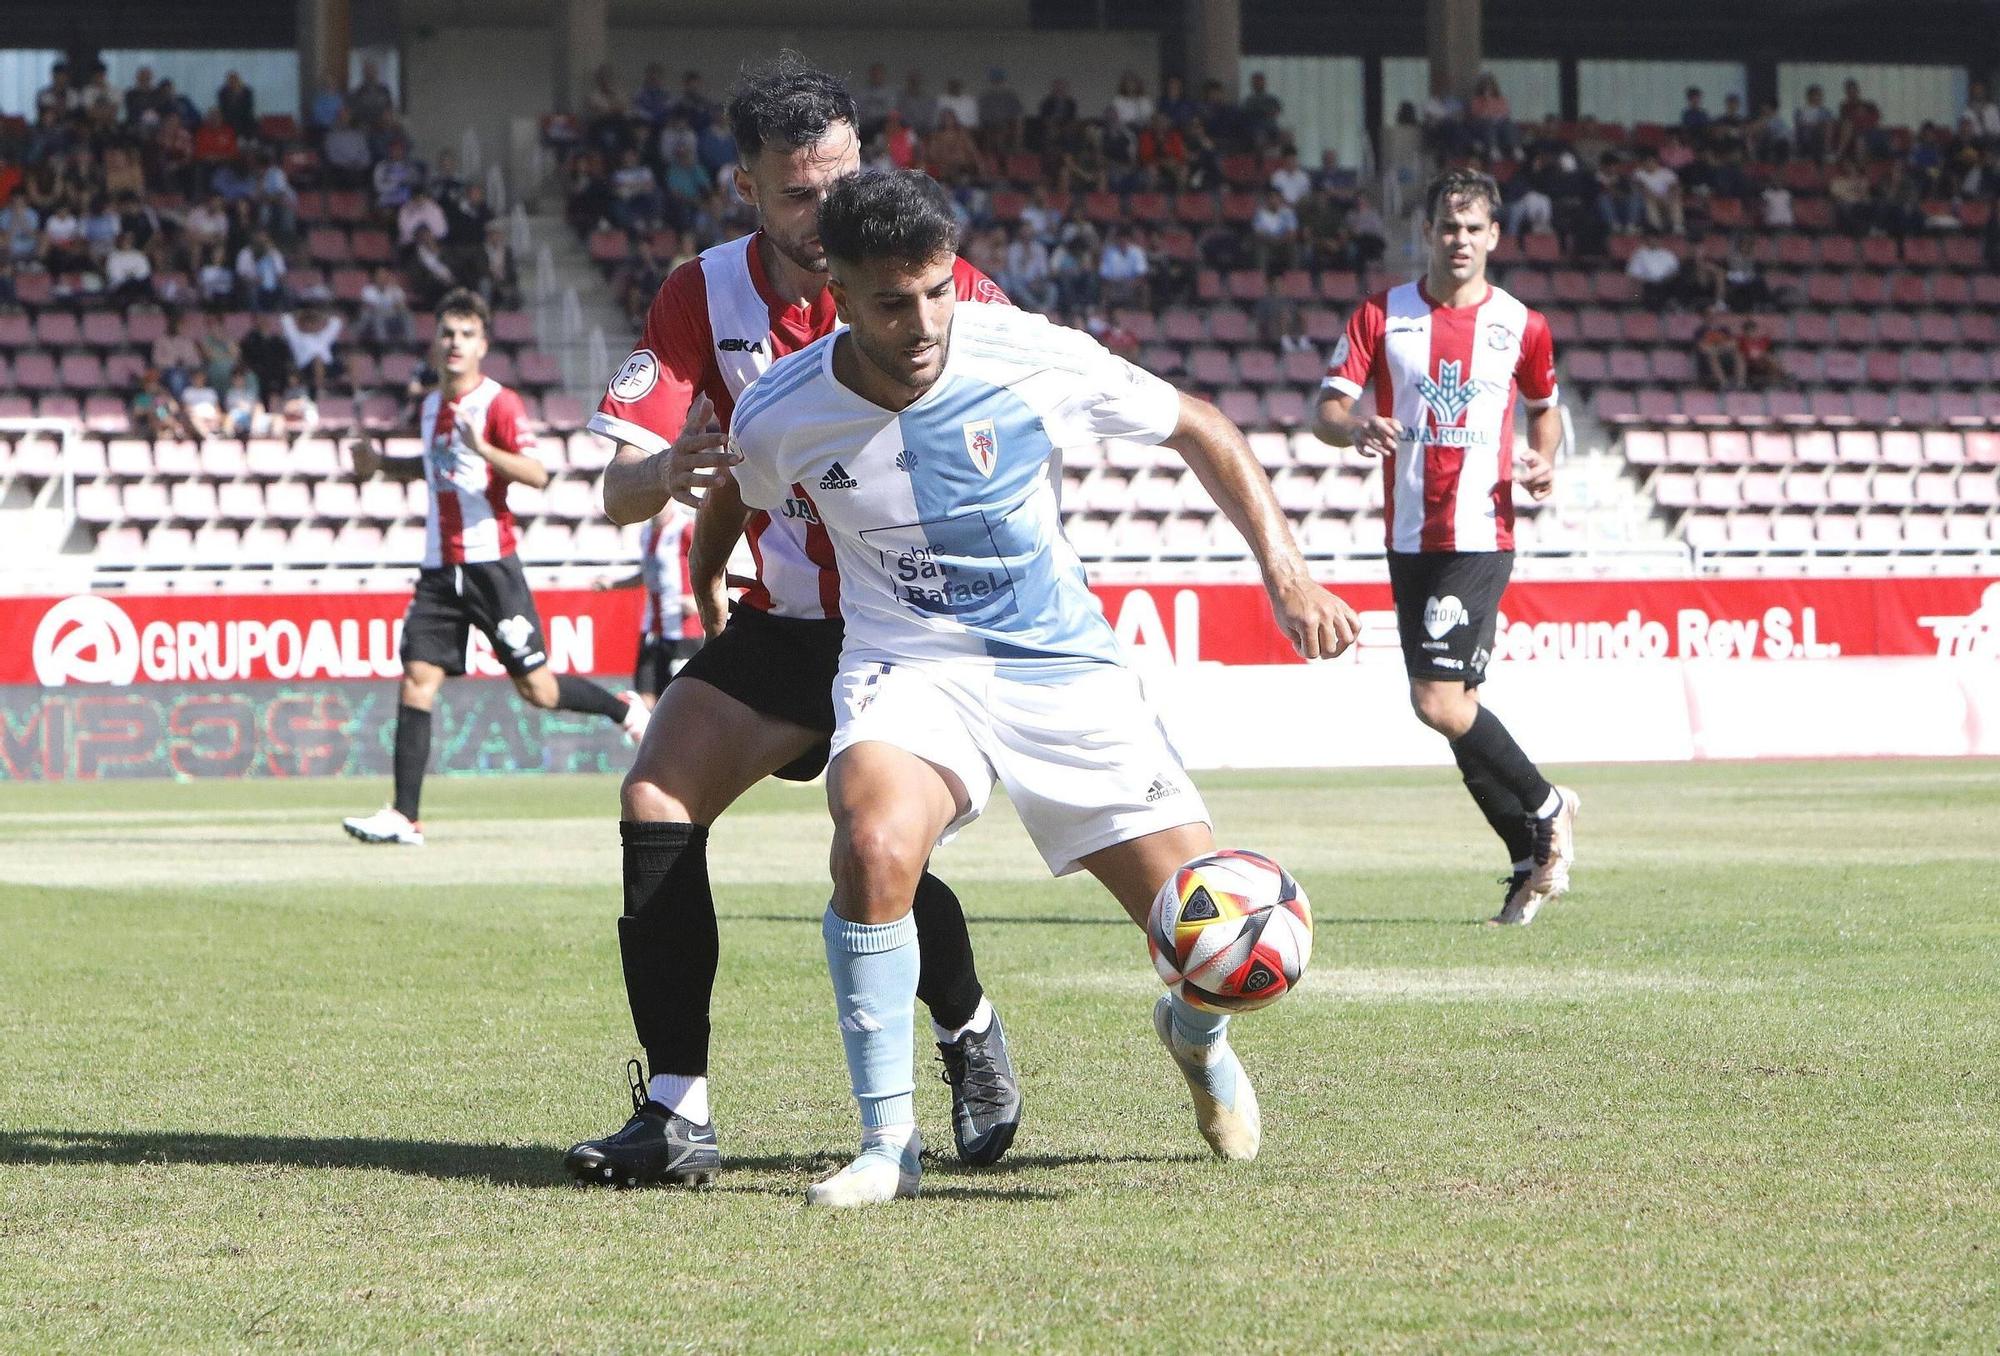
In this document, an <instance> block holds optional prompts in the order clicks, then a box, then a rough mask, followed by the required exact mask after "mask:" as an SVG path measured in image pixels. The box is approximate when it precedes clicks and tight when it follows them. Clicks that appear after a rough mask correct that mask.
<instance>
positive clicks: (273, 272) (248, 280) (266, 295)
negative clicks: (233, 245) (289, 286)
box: [236, 231, 285, 311]
mask: <svg viewBox="0 0 2000 1356" xmlns="http://www.w3.org/2000/svg"><path fill="white" fill-rule="evenodd" d="M236 277H237V280H238V281H239V282H240V283H241V285H242V296H243V300H244V302H245V304H246V305H248V306H249V308H250V309H251V310H253V311H272V310H276V309H278V308H279V307H280V306H281V305H282V304H283V302H284V299H285V256H284V253H283V252H282V251H281V250H279V248H278V247H277V246H276V245H275V244H273V243H272V241H271V237H270V236H268V235H266V234H264V232H262V231H259V232H258V233H257V234H256V236H255V237H254V238H252V239H251V240H250V242H249V243H248V244H246V245H244V246H243V248H242V249H241V250H239V251H237V254H236Z"/></svg>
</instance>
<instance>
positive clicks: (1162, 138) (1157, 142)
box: [1137, 110, 1191, 193]
mask: <svg viewBox="0 0 2000 1356" xmlns="http://www.w3.org/2000/svg"><path fill="white" fill-rule="evenodd" d="M1137 154H1138V159H1139V168H1140V169H1142V170H1144V171H1145V172H1146V173H1147V174H1148V175H1150V176H1151V177H1152V181H1153V186H1154V187H1155V188H1158V189H1160V190H1161V191H1162V192H1168V193H1178V192H1179V191H1180V190H1182V189H1183V188H1186V187H1187V184H1188V175H1189V170H1190V168H1191V166H1190V165H1189V163H1188V148H1187V139H1186V138H1185V137H1183V136H1182V135H1181V132H1180V129H1179V128H1177V127H1175V126H1174V125H1173V123H1172V122H1170V121H1168V119H1167V115H1166V114H1165V113H1161V112H1158V111H1157V110H1156V111H1155V112H1154V114H1153V117H1152V121H1150V122H1148V123H1147V124H1146V125H1145V127H1143V128H1141V129H1140V132H1139V142H1138V147H1137Z"/></svg>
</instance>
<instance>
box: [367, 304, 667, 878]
mask: <svg viewBox="0 0 2000 1356" xmlns="http://www.w3.org/2000/svg"><path fill="white" fill-rule="evenodd" d="M492 333H493V327H492V315H491V313H490V312H489V311H488V310H487V307H486V303H485V301H483V300H482V299H481V298H480V297H479V296H478V295H476V294H475V293H472V292H468V291H466V290H465V289H464V288H457V289H455V290H453V291H451V292H448V293H446V294H445V296H444V298H443V300H441V301H440V302H439V303H438V309H437V339H436V342H435V343H434V345H433V347H432V353H431V362H432V365H433V366H434V367H435V368H436V369H437V372H438V374H439V375H438V384H437V389H436V390H434V391H432V392H431V393H430V394H429V395H427V396H425V397H424V401H423V406H422V414H421V416H420V419H419V429H418V432H419V433H420V435H421V437H422V442H423V452H422V454H421V455H420V456H411V457H385V456H383V455H382V453H381V452H380V451H379V450H378V449H377V448H376V446H375V444H374V443H373V442H372V441H371V440H369V439H366V438H363V439H359V440H357V441H355V442H354V443H352V444H350V445H349V448H348V452H349V454H350V455H351V456H352V457H353V458H354V473H355V475H356V476H357V477H359V478H360V479H363V480H366V479H367V478H368V477H369V476H372V475H374V474H375V473H376V471H378V470H380V471H382V472H383V473H384V474H386V475H389V476H391V477H393V478H396V479H402V480H414V479H416V478H417V477H419V476H421V477H423V478H424V480H425V481H426V482H427V483H428V484H429V486H430V492H431V494H430V508H429V513H428V515H427V517H426V521H425V534H424V538H425V539H424V563H423V568H422V569H421V570H419V571H418V573H417V589H416V595H415V596H414V597H413V598H411V600H410V609H409V611H408V612H406V613H405V614H404V616H403V653H402V659H403V684H402V687H401V689H400V690H399V693H398V698H399V704H398V706H397V708H396V753H395V799H394V801H392V802H391V803H390V804H388V805H385V806H384V807H383V808H381V809H380V810H377V811H376V812H375V813H374V814H372V815H356V816H353V817H351V818H348V819H343V820H342V821H341V822H340V826H341V827H342V828H343V829H345V830H347V833H348V835H349V836H350V837H353V838H357V839H359V840H360V841H362V842H364V843H394V844H400V845H402V846H405V847H420V846H422V845H423V841H424V826H423V822H422V821H421V820H420V819H419V818H418V812H419V808H420V807H419V802H418V798H419V796H420V795H421V793H422V791H423V785H424V772H425V769H426V768H427V767H428V766H429V763H430V757H431V708H432V707H433V706H434V705H435V704H436V702H437V694H438V689H439V688H440V687H442V686H444V680H445V678H446V676H447V675H452V676H456V675H459V674H462V673H464V672H465V642H466V640H467V638H468V632H469V631H470V629H471V628H473V627H475V626H476V627H478V628H479V630H480V631H481V632H482V633H483V634H484V635H485V636H486V638H487V639H488V640H490V641H491V642H492V643H493V653H494V655H495V656H496V657H498V659H499V660H500V663H501V665H502V667H504V668H505V669H506V670H507V676H508V677H510V678H512V679H513V680H514V689H515V691H517V692H519V693H520V694H521V696H522V698H523V699H524V700H525V701H526V702H527V703H528V704H529V705H531V706H537V707H540V708H541V709H542V710H544V711H549V710H561V711H582V712H586V713H588V714H591V715H599V716H603V717H604V718H605V719H606V720H609V721H612V722H614V723H615V724H617V725H619V726H621V727H623V729H624V731H625V734H626V737H627V738H629V739H632V740H634V741H635V742H636V741H637V740H638V739H639V737H640V736H641V735H643V734H644V733H645V730H646V705H645V703H644V702H641V701H640V700H639V699H638V698H637V697H636V696H633V695H631V694H627V695H626V696H622V697H619V696H614V695H612V694H611V693H610V692H607V691H605V690H604V689H603V688H601V687H599V686H598V685H597V684H595V683H593V682H589V681H588V680H586V679H583V678H578V677H576V676H574V675H573V674H562V675H560V676H558V675H556V674H553V673H551V672H549V668H548V663H549V655H548V648H549V647H548V643H547V642H546V641H544V640H543V638H542V619H541V617H540V616H539V615H537V614H536V611H535V598H534V595H533V594H532V593H530V592H529V591H528V577H527V575H526V574H525V573H524V572H523V571H522V569H521V558H520V557H519V556H518V555H516V554H514V545H515V541H516V539H517V537H518V535H519V534H518V533H517V532H516V530H515V526H514V513H513V510H512V509H510V508H509V507H508V506H507V487H508V486H509V485H512V484H515V483H517V482H518V483H520V484H523V485H526V486H528V487H530V488H531V489H540V488H541V487H542V486H544V485H546V484H548V483H549V473H548V469H547V468H546V467H544V466H543V465H542V463H541V462H540V461H538V460H536V458H535V430H534V428H533V427H532V426H531V425H530V424H529V422H528V417H527V411H526V408H525V407H524V406H523V405H522V404H521V397H520V396H519V395H517V394H515V393H514V392H513V391H511V390H509V389H508V388H507V387H505V386H502V385H501V384H500V383H499V382H497V381H495V380H493V378H491V377H489V376H486V375H484V374H483V373H482V372H481V371H480V368H479V365H480V363H481V362H482V361H484V359H485V357H486V345H487V341H488V339H489V338H490V336H491V335H492Z"/></svg>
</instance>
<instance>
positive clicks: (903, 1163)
mask: <svg viewBox="0 0 2000 1356" xmlns="http://www.w3.org/2000/svg"><path fill="white" fill-rule="evenodd" d="M923 1154H924V1137H923V1136H922V1135H920V1134H917V1133H915V1132H914V1131H913V1132H912V1133H911V1135H910V1142H909V1143H908V1144H906V1145H904V1146H903V1147H902V1149H901V1150H898V1149H897V1148H896V1147H895V1146H894V1145H891V1144H870V1145H868V1146H866V1147H864V1148H863V1149H862V1150H861V1153H860V1155H859V1156H858V1157H856V1158H855V1160H854V1161H853V1162H852V1163H849V1164H848V1165H847V1166H846V1167H844V1168H842V1169H841V1170H840V1171H839V1172H836V1173H835V1174H834V1175H833V1176H831V1177H829V1178H827V1179H826V1180H825V1181H823V1182H814V1183H813V1184H812V1185H811V1186H809V1187H807V1188H806V1204H807V1205H831V1206H840V1207H846V1206H855V1205H882V1204H884V1203H886V1202H888V1201H894V1200H903V1199H908V1198H911V1197H914V1196H915V1195H916V1194H917V1192H918V1191H919V1190H920V1189H921V1185H922V1181H923V1175H924V1169H923V1163H922V1159H923Z"/></svg>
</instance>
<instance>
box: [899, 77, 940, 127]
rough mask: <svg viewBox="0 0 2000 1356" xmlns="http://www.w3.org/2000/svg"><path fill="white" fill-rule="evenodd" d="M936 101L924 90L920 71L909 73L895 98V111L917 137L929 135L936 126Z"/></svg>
mask: <svg viewBox="0 0 2000 1356" xmlns="http://www.w3.org/2000/svg"><path fill="white" fill-rule="evenodd" d="M937 110H938V101H937V99H936V97H935V96H933V95H931V94H928V93H926V92H925V90H924V77H923V72H921V71H911V72H910V74H909V77H908V78H907V79H906V80H904V82H903V92H902V93H901V94H898V95H897V96H896V111H897V112H898V113H901V114H902V115H903V121H904V122H905V123H906V124H908V126H909V128H910V130H911V131H912V132H915V133H916V134H917V135H918V136H920V137H921V136H924V135H926V134H928V133H929V131H930V130H931V128H933V127H935V126H937Z"/></svg>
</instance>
